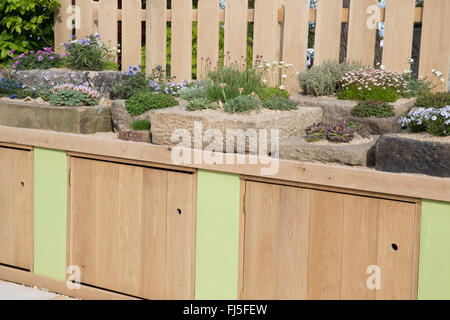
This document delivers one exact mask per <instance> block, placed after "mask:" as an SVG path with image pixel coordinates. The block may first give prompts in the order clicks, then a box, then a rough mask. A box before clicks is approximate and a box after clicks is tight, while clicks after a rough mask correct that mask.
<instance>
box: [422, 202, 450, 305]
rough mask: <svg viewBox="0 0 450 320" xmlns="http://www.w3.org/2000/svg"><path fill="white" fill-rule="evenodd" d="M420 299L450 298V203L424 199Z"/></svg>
mask: <svg viewBox="0 0 450 320" xmlns="http://www.w3.org/2000/svg"><path fill="white" fill-rule="evenodd" d="M418 298H419V299H423V300H425V299H450V203H443V202H437V201H428V200H424V201H423V202H422V217H421V231H420V256H419V293H418Z"/></svg>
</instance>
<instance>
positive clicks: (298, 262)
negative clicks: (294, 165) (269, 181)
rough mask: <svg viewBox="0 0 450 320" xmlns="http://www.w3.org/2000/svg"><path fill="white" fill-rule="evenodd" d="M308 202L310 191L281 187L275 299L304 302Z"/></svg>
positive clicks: (306, 281)
mask: <svg viewBox="0 0 450 320" xmlns="http://www.w3.org/2000/svg"><path fill="white" fill-rule="evenodd" d="M310 199H311V191H309V190H305V189H300V188H293V187H286V186H282V187H280V207H279V208H278V212H277V216H278V224H277V225H278V230H277V234H278V239H277V252H278V258H277V261H278V270H277V286H276V298H277V299H282V300H286V299H306V298H307V296H308V250H309V217H310Z"/></svg>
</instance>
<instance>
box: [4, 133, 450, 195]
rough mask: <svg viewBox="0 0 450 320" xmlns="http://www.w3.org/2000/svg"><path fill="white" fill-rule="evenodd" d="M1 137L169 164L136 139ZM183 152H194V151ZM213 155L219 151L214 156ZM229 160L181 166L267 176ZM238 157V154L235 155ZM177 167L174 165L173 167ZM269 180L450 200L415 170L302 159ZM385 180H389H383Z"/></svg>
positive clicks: (438, 183)
mask: <svg viewBox="0 0 450 320" xmlns="http://www.w3.org/2000/svg"><path fill="white" fill-rule="evenodd" d="M0 137H1V138H0V140H1V142H3V143H5V142H6V143H11V144H17V145H32V146H35V147H41V148H49V149H55V150H65V151H69V152H79V153H84V154H96V155H99V156H107V157H114V158H118V159H127V160H128V159H129V160H136V161H144V162H147V163H155V164H162V165H171V166H174V165H173V162H172V157H171V155H172V151H171V150H172V148H170V147H168V146H156V145H151V144H143V143H138V142H130V141H120V140H107V139H102V138H98V137H91V136H86V135H77V134H68V133H62V132H49V131H42V130H36V129H25V128H14V127H7V126H0ZM188 152H191V154H192V153H193V150H190V151H188ZM213 156H218V155H213ZM228 156H231V159H232V161H233V163H234V164H223V165H218V164H207V163H202V164H193V163H191V164H189V163H187V164H183V165H182V166H180V170H183V169H184V168H186V167H188V168H198V169H205V170H213V171H218V172H228V173H235V174H242V175H247V176H255V177H258V176H259V177H267V176H264V175H262V174H261V169H262V168H265V167H267V165H262V164H256V165H255V164H249V163H250V161H249V157H248V156H244V159H245V164H242V165H239V164H236V163H237V160H236V159H237V155H235V154H232V155H228ZM240 156H241V155H240ZM174 167H177V166H174ZM271 178H273V179H278V180H281V181H288V182H289V181H290V182H300V183H307V184H312V185H318V186H329V187H334V188H344V189H346V190H347V191H348V190H359V191H365V192H371V193H378V194H383V195H385V196H387V195H396V196H402V197H409V198H416V199H430V200H437V201H447V202H450V179H449V178H437V177H429V176H423V175H414V174H405V173H402V174H396V173H389V172H380V171H376V170H373V169H365V168H351V167H348V166H340V165H332V164H317V163H302V162H298V161H289V160H279V170H278V172H277V173H276V174H274V175H272V176H271ZM386 181H390V183H389V184H386Z"/></svg>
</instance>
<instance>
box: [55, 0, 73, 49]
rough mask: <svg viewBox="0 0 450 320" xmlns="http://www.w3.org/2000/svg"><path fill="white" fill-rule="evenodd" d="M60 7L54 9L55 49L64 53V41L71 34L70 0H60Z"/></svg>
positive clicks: (67, 39)
mask: <svg viewBox="0 0 450 320" xmlns="http://www.w3.org/2000/svg"><path fill="white" fill-rule="evenodd" d="M59 2H60V3H61V7H60V8H57V9H56V10H55V26H54V34H55V51H56V52H57V53H59V54H62V53H64V45H63V44H64V42H67V41H69V40H70V36H71V35H72V19H71V16H72V11H73V8H72V0H60V1H59Z"/></svg>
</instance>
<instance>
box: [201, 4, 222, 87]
mask: <svg viewBox="0 0 450 320" xmlns="http://www.w3.org/2000/svg"><path fill="white" fill-rule="evenodd" d="M197 28H198V29H197V79H203V78H206V76H207V75H208V72H209V71H211V70H213V69H216V68H217V63H218V60H219V1H217V0H200V1H199V2H198V24H197Z"/></svg>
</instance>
